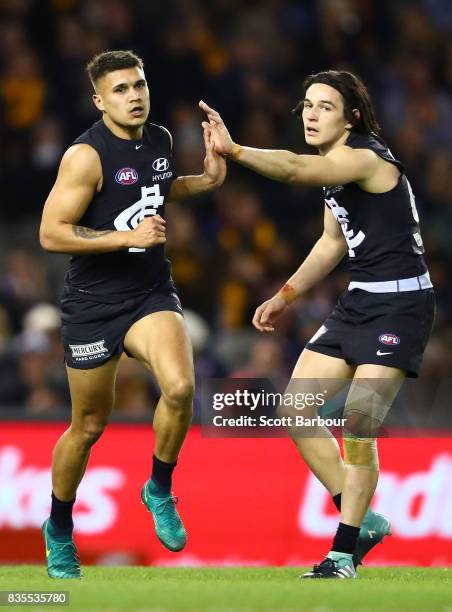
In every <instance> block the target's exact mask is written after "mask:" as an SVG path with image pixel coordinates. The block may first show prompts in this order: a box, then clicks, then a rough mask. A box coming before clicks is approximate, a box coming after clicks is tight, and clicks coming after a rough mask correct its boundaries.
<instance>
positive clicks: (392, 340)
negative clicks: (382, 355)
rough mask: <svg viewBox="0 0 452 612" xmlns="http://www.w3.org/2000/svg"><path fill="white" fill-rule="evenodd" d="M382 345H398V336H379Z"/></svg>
mask: <svg viewBox="0 0 452 612" xmlns="http://www.w3.org/2000/svg"><path fill="white" fill-rule="evenodd" d="M378 339H379V340H380V342H381V343H382V344H388V345H389V346H394V345H395V344H400V338H399V336H396V335H395V334H381V336H380V337H379V338H378Z"/></svg>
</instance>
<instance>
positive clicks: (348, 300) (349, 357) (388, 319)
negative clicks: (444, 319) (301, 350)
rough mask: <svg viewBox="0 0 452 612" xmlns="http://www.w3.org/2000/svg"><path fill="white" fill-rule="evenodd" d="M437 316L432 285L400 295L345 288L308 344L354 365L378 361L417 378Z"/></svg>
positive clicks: (320, 351)
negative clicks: (346, 289) (428, 287)
mask: <svg viewBox="0 0 452 612" xmlns="http://www.w3.org/2000/svg"><path fill="white" fill-rule="evenodd" d="M434 318H435V293H434V291H433V289H425V290H422V291H403V292H400V293H370V292H368V291H363V290H362V289H353V290H352V291H346V292H345V293H344V294H343V295H342V296H341V297H340V298H339V301H338V302H337V304H336V306H335V308H334V310H333V312H332V313H331V315H330V316H329V317H328V318H327V319H326V320H325V322H324V324H323V325H322V326H321V328H320V329H319V330H318V331H317V333H315V334H314V336H313V337H312V338H311V340H310V341H309V342H308V343H307V344H306V348H307V349H309V350H310V351H315V352H317V353H323V354H324V355H330V356H331V357H337V358H339V359H344V360H345V361H346V362H347V363H348V364H350V365H361V364H365V363H371V364H374V363H375V364H379V365H384V366H388V367H391V368H399V369H401V370H405V371H406V374H407V376H408V377H411V378H416V377H417V376H418V371H419V368H420V365H421V361H422V355H423V353H424V350H425V347H426V345H427V342H428V339H429V336H430V333H431V330H432V327H433V321H434Z"/></svg>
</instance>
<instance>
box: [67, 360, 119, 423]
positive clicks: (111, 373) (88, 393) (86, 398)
mask: <svg viewBox="0 0 452 612" xmlns="http://www.w3.org/2000/svg"><path fill="white" fill-rule="evenodd" d="M118 363H119V355H116V356H114V357H112V358H111V359H109V360H108V361H106V362H105V363H103V364H102V365H99V366H97V367H96V368H90V369H86V370H80V369H76V368H71V367H69V366H66V370H67V376H68V381H69V389H70V393H71V403H72V425H73V426H75V427H77V426H79V425H80V426H81V425H82V424H83V423H85V422H86V421H87V420H90V421H91V422H92V424H93V426H94V425H96V426H97V425H98V426H99V427H101V426H104V425H105V424H106V423H107V420H108V416H109V414H110V412H111V410H112V408H113V404H114V396H115V380H116V372H117V370H118Z"/></svg>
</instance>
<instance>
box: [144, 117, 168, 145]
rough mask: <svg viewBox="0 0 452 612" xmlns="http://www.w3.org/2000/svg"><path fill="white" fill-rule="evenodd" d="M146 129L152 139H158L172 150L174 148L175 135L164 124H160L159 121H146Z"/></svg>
mask: <svg viewBox="0 0 452 612" xmlns="http://www.w3.org/2000/svg"><path fill="white" fill-rule="evenodd" d="M146 130H147V132H148V135H149V137H150V139H151V141H157V142H158V143H159V144H163V145H164V146H169V148H170V150H172V148H173V137H172V135H171V132H170V131H169V130H168V128H166V127H165V126H164V125H158V124H157V123H150V122H148V123H146Z"/></svg>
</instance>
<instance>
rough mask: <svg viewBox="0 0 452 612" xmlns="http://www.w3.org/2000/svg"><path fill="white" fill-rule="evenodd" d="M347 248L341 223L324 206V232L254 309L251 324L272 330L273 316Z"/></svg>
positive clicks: (332, 265)
mask: <svg viewBox="0 0 452 612" xmlns="http://www.w3.org/2000/svg"><path fill="white" fill-rule="evenodd" d="M346 252H347V243H346V242H345V238H344V235H343V233H342V230H341V228H340V225H339V223H338V222H337V221H336V219H335V218H334V216H333V213H332V212H331V210H330V209H329V208H328V207H327V206H325V217H324V229H323V234H322V235H321V237H320V238H319V240H317V242H316V243H315V245H314V247H313V248H312V250H311V252H310V253H309V255H308V256H307V257H306V259H305V260H304V261H303V263H302V264H301V266H300V267H299V268H298V270H297V271H296V272H295V274H293V275H292V276H291V277H290V278H289V280H288V281H287V283H286V284H285V285H284V287H283V288H282V289H280V291H278V293H277V294H276V295H275V296H274V297H272V298H271V299H270V300H267V301H266V302H264V303H263V304H261V305H260V306H259V307H258V308H257V309H256V312H255V314H254V318H253V325H254V327H255V328H256V329H258V330H259V331H266V332H269V331H274V329H275V328H274V322H275V319H276V318H277V317H278V316H279V315H280V314H281V313H282V312H283V311H284V310H285V308H286V307H287V306H288V305H289V304H291V303H292V302H293V301H294V300H296V299H297V298H298V297H300V296H301V295H303V294H305V293H306V292H307V291H309V289H311V288H312V287H313V286H314V285H316V284H317V283H318V282H319V281H321V280H322V279H323V278H325V276H327V275H328V274H329V273H330V272H331V270H333V269H334V268H335V267H336V266H337V264H338V263H339V262H340V261H341V259H342V258H343V257H344V255H345V253H346Z"/></svg>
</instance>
